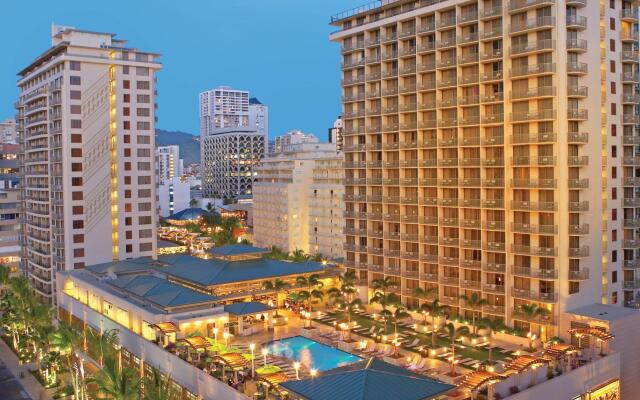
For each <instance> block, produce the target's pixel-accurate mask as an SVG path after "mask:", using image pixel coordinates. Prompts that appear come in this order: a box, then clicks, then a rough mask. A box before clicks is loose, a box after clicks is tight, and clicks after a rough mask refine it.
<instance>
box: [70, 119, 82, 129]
mask: <svg viewBox="0 0 640 400" xmlns="http://www.w3.org/2000/svg"><path fill="white" fill-rule="evenodd" d="M71 129H82V120H80V119H72V120H71Z"/></svg>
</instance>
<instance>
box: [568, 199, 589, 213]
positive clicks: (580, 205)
mask: <svg viewBox="0 0 640 400" xmlns="http://www.w3.org/2000/svg"><path fill="white" fill-rule="evenodd" d="M569 211H570V212H587V211H589V202H588V201H570V202H569Z"/></svg>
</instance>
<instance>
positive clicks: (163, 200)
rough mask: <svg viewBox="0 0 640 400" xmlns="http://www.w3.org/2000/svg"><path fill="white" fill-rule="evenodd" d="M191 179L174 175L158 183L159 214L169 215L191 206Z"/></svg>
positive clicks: (164, 216) (162, 215)
mask: <svg viewBox="0 0 640 400" xmlns="http://www.w3.org/2000/svg"><path fill="white" fill-rule="evenodd" d="M192 182H193V181H192V180H191V179H186V178H181V177H173V178H171V179H165V180H164V181H162V182H160V184H159V185H158V214H159V215H160V216H161V217H163V218H166V217H169V216H171V215H173V214H174V213H176V212H179V211H182V210H184V209H185V208H188V207H189V202H190V201H191V184H192Z"/></svg>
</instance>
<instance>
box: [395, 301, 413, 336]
mask: <svg viewBox="0 0 640 400" xmlns="http://www.w3.org/2000/svg"><path fill="white" fill-rule="evenodd" d="M408 316H409V313H408V312H407V309H406V308H404V306H402V305H401V304H398V305H396V308H395V310H393V312H392V313H391V321H393V334H394V336H395V337H398V320H401V319H403V318H407V317H408Z"/></svg>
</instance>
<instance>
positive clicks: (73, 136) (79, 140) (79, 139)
mask: <svg viewBox="0 0 640 400" xmlns="http://www.w3.org/2000/svg"><path fill="white" fill-rule="evenodd" d="M71 143H82V135H79V134H77V133H72V134H71Z"/></svg>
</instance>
